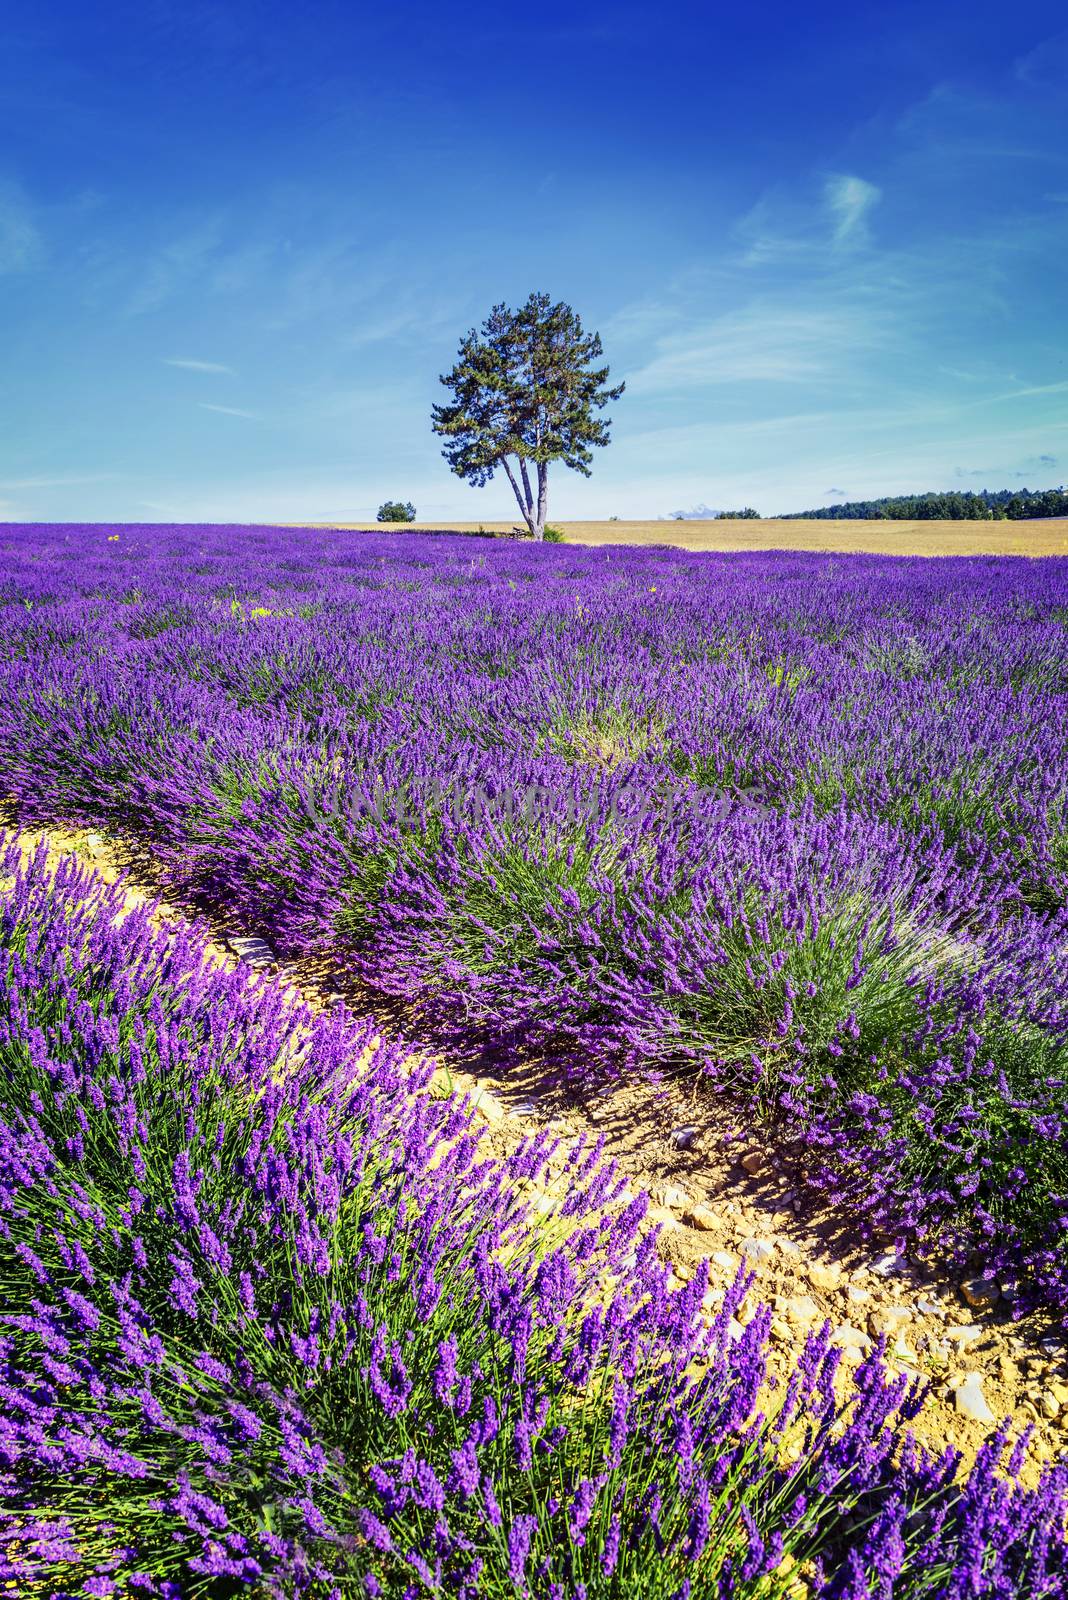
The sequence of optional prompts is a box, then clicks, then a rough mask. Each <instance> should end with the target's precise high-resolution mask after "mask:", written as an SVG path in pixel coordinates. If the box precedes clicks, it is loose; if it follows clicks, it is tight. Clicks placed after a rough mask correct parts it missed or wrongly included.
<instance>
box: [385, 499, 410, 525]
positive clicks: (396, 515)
mask: <svg viewBox="0 0 1068 1600" xmlns="http://www.w3.org/2000/svg"><path fill="white" fill-rule="evenodd" d="M378 520H379V522H414V521H415V507H414V506H413V505H412V502H411V501H410V500H404V501H401V500H386V501H385V502H384V503H383V504H382V505H380V506H379V508H378Z"/></svg>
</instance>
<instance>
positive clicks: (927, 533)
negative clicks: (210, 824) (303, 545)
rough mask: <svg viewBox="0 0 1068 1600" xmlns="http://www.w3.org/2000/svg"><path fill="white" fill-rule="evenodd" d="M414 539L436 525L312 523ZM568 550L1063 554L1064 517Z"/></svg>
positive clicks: (490, 527)
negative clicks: (668, 547) (666, 547)
mask: <svg viewBox="0 0 1068 1600" xmlns="http://www.w3.org/2000/svg"><path fill="white" fill-rule="evenodd" d="M312 526H315V527H334V528H341V527H361V528H367V529H370V530H373V531H375V532H377V533H382V532H390V531H392V532H397V533H400V532H404V531H405V529H407V530H410V531H411V532H418V531H419V529H420V528H430V527H434V528H441V527H442V526H443V524H442V523H419V522H413V523H407V524H405V526H404V528H400V527H397V526H396V525H392V524H389V523H385V524H383V523H341V522H334V523H315V524H312ZM444 526H446V527H449V528H453V529H455V530H456V532H458V533H474V532H476V531H477V530H478V528H479V527H480V526H484V527H485V530H486V532H487V533H491V532H498V533H499V532H506V531H508V529H510V528H511V527H512V524H511V523H510V522H487V523H485V524H484V525H483V524H479V523H477V522H450V523H446V524H444ZM556 526H557V527H559V528H561V529H562V530H563V532H564V534H565V535H566V537H567V542H568V543H569V544H672V545H678V546H679V547H681V548H682V549H684V550H840V551H843V552H844V551H850V550H857V551H864V552H867V553H870V554H875V555H899V556H973V555H1014V556H1058V555H1068V517H1045V518H1041V519H1039V520H1036V521H1033V522H852V521H850V522H845V521H842V522H830V521H827V522H824V521H819V520H814V521H810V522H805V521H799V522H785V521H782V520H780V519H776V518H773V517H768V518H762V519H761V520H760V521H757V522H752V521H750V522H733V521H731V522H727V521H724V522H719V521H716V522H559V523H557V524H556Z"/></svg>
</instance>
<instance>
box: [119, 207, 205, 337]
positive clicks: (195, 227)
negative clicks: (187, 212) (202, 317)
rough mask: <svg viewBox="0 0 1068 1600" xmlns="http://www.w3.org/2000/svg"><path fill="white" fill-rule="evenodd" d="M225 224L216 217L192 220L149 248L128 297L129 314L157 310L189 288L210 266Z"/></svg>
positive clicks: (141, 313)
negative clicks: (180, 230)
mask: <svg viewBox="0 0 1068 1600" xmlns="http://www.w3.org/2000/svg"><path fill="white" fill-rule="evenodd" d="M221 237H222V228H221V225H220V223H219V221H218V220H217V219H214V218H212V219H209V220H207V221H196V222H193V223H192V224H191V225H190V226H189V227H188V228H187V229H186V230H185V231H184V232H182V233H177V234H174V235H172V237H171V238H170V239H169V240H168V241H167V243H166V244H164V245H162V246H161V247H160V248H158V249H156V250H152V251H150V252H149V253H148V254H147V255H146V256H145V257H144V258H143V259H142V260H141V261H140V262H139V263H138V277H137V281H136V283H135V284H134V287H133V289H132V292H131V293H130V295H129V298H128V299H127V301H126V307H125V309H126V312H127V315H129V316H143V315H144V314H145V313H146V312H149V311H157V310H158V309H159V308H160V306H162V305H165V304H166V303H167V302H168V301H170V300H172V299H173V298H174V297H175V296H176V295H179V294H181V293H183V292H185V291H187V290H188V289H189V288H190V287H191V286H192V285H193V284H194V283H196V282H197V281H198V280H199V279H200V278H201V277H202V276H203V274H204V273H205V272H206V271H207V269H208V268H209V267H210V265H211V263H212V261H213V258H214V256H215V254H216V252H217V250H218V248H219V243H220V239H221Z"/></svg>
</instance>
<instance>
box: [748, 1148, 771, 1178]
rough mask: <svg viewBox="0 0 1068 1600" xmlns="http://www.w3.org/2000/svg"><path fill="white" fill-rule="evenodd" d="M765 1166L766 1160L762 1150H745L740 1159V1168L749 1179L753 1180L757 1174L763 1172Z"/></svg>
mask: <svg viewBox="0 0 1068 1600" xmlns="http://www.w3.org/2000/svg"><path fill="white" fill-rule="evenodd" d="M766 1165H767V1158H766V1156H765V1155H764V1152H763V1150H747V1151H746V1153H745V1155H744V1156H743V1157H742V1166H743V1167H744V1168H745V1170H746V1172H748V1174H749V1176H750V1177H751V1178H755V1177H756V1176H757V1174H758V1173H759V1172H763V1170H764V1168H765V1166H766Z"/></svg>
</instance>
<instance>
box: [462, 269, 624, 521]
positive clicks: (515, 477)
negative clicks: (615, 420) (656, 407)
mask: <svg viewBox="0 0 1068 1600" xmlns="http://www.w3.org/2000/svg"><path fill="white" fill-rule="evenodd" d="M603 353H604V351H603V348H602V345H601V337H600V334H597V333H586V332H585V331H584V330H583V327H582V323H581V322H580V320H579V318H578V316H577V314H576V312H575V311H574V310H573V309H572V307H571V306H569V305H567V304H565V303H564V302H563V301H557V302H556V303H555V304H554V303H553V301H551V300H550V299H549V296H548V295H547V294H532V295H531V296H530V298H529V299H528V300H527V302H526V304H525V305H522V306H520V307H519V309H518V311H513V310H511V309H510V308H509V307H508V306H506V305H498V306H494V308H493V310H492V311H491V312H490V314H489V316H488V317H487V318H486V320H485V322H484V323H483V324H482V327H481V330H479V329H476V328H472V329H471V331H470V333H468V335H467V336H466V338H465V339H463V340H462V341H461V344H460V349H459V353H458V358H457V362H456V365H455V366H454V367H453V369H452V371H451V372H447V373H444V374H443V375H442V378H441V382H442V383H443V384H444V385H445V387H446V388H447V389H448V390H449V392H450V395H451V399H450V400H448V401H447V402H446V403H445V404H443V405H437V406H435V407H434V413H433V427H434V432H435V433H437V434H440V435H441V436H442V437H443V438H444V439H445V440H446V444H445V446H444V448H443V450H442V454H443V455H444V457H445V459H446V461H447V462H448V463H449V466H450V467H451V468H452V470H453V472H455V473H456V474H457V476H458V477H460V478H463V479H464V480H465V481H466V482H467V483H471V484H476V485H478V486H479V487H481V486H482V485H483V484H486V483H488V482H489V480H490V479H491V478H492V477H493V474H494V472H495V471H496V470H497V468H498V467H503V468H504V471H505V473H506V474H507V476H508V482H509V483H510V484H511V485H512V491H513V493H514V494H515V498H516V502H517V504H518V506H519V510H520V512H521V513H522V517H523V521H524V522H525V523H526V525H527V528H528V529H529V530H530V533H531V534H532V535H533V537H534V538H535V539H542V538H544V537H545V518H546V514H547V510H548V485H549V464H550V462H553V461H562V462H563V463H564V465H565V466H566V467H570V468H571V469H572V470H573V471H575V472H581V473H582V474H583V476H584V477H587V478H588V477H589V476H590V463H591V462H592V460H593V449H594V447H600V446H603V445H606V444H608V442H609V432H608V429H609V424H610V421H611V419H610V418H608V417H600V416H598V415H597V414H596V413H598V412H600V411H603V409H604V407H605V406H606V405H607V404H608V402H609V401H610V400H618V399H619V397H620V395H621V394H622V393H623V389H624V385H623V384H622V383H619V384H616V385H615V387H614V388H609V387H608V383H607V380H608V368H607V366H597V365H595V363H597V362H598V361H599V360H600V357H601V356H602V355H603ZM513 458H514V461H513ZM532 470H533V475H534V482H532V478H531V473H532Z"/></svg>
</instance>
